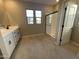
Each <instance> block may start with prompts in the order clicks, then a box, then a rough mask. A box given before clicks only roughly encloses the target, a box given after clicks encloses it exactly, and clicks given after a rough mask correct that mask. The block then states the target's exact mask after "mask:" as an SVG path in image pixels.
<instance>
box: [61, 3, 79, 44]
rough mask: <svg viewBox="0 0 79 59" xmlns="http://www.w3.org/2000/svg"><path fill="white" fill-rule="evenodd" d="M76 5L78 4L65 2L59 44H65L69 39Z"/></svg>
mask: <svg viewBox="0 0 79 59" xmlns="http://www.w3.org/2000/svg"><path fill="white" fill-rule="evenodd" d="M77 7H78V6H77V5H76V4H67V6H66V8H65V14H64V16H65V17H64V19H63V24H62V34H61V39H60V43H61V45H64V44H67V43H69V42H70V40H71V34H72V30H73V25H74V22H75V16H76V12H77Z"/></svg>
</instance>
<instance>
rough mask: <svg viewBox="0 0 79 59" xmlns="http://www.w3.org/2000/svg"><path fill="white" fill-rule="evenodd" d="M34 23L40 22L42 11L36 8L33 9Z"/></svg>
mask: <svg viewBox="0 0 79 59" xmlns="http://www.w3.org/2000/svg"><path fill="white" fill-rule="evenodd" d="M35 17H36V24H41V18H42V12H41V11H38V10H36V11H35Z"/></svg>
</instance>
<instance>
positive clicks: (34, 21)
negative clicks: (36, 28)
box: [26, 9, 42, 25]
mask: <svg viewBox="0 0 79 59" xmlns="http://www.w3.org/2000/svg"><path fill="white" fill-rule="evenodd" d="M27 10H32V11H33V17H28V16H27V14H28V13H27ZM36 11H41V10H33V9H26V18H27V24H30V25H33V24H42V11H41V17H36ZM28 18H33V23H30V22H29V20H28ZM37 18H40V19H41V22H40V23H37Z"/></svg>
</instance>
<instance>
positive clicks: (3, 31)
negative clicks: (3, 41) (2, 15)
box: [0, 26, 18, 37]
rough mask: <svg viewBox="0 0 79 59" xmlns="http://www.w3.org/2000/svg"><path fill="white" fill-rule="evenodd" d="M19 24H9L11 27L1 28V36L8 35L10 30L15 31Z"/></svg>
mask: <svg viewBox="0 0 79 59" xmlns="http://www.w3.org/2000/svg"><path fill="white" fill-rule="evenodd" d="M16 28H18V26H9V29H6V28H0V33H1V36H2V37H4V36H6V35H8V34H9V33H10V32H12V31H14V30H15V29H16Z"/></svg>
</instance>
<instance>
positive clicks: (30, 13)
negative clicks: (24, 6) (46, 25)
mask: <svg viewBox="0 0 79 59" xmlns="http://www.w3.org/2000/svg"><path fill="white" fill-rule="evenodd" d="M26 17H27V21H28V24H34V21H35V20H36V24H41V18H42V12H41V11H38V10H35V11H34V10H26Z"/></svg>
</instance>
